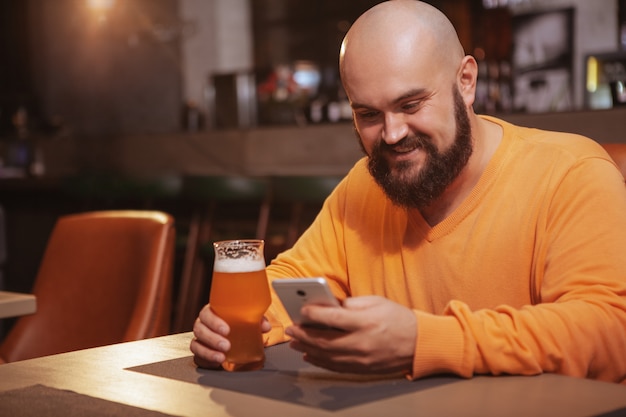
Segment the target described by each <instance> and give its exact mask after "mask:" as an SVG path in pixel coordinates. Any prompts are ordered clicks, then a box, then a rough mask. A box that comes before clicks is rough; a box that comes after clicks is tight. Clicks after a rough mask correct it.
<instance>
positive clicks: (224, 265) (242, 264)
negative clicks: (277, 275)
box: [213, 258, 265, 273]
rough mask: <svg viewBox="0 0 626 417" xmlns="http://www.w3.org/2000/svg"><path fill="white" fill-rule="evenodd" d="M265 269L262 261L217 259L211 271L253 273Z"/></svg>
mask: <svg viewBox="0 0 626 417" xmlns="http://www.w3.org/2000/svg"><path fill="white" fill-rule="evenodd" d="M262 269H265V261H263V259H242V258H238V259H219V260H216V261H215V265H214V266H213V270H215V271H217V272H228V273H233V272H255V271H260V270H262Z"/></svg>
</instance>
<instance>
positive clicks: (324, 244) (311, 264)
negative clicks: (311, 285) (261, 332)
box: [265, 179, 350, 345]
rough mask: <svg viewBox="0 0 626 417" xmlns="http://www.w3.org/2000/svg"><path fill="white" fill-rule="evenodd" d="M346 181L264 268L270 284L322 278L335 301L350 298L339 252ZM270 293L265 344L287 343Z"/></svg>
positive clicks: (284, 320) (284, 317) (283, 318)
mask: <svg viewBox="0 0 626 417" xmlns="http://www.w3.org/2000/svg"><path fill="white" fill-rule="evenodd" d="M347 181H348V179H344V180H343V181H342V182H341V183H340V184H339V185H338V186H337V188H336V189H335V190H334V191H333V192H332V193H331V194H330V196H329V197H328V198H327V199H326V201H325V202H324V204H323V206H322V209H321V210H320V212H319V214H318V215H317V217H316V218H315V220H314V221H313V223H312V224H311V225H310V226H309V228H308V229H307V230H306V231H305V232H304V233H303V234H302V236H301V237H300V238H299V239H298V241H297V242H296V243H295V244H294V246H293V247H292V248H290V249H288V250H286V251H285V252H283V253H281V254H280V255H278V256H277V257H276V259H274V260H273V261H272V262H271V264H270V265H269V266H268V267H267V269H266V271H267V275H268V280H269V281H270V282H271V281H273V280H276V279H281V278H300V277H325V278H326V279H327V280H328V283H329V286H330V287H331V290H332V291H333V293H334V295H335V296H336V297H337V298H339V299H344V298H346V297H348V296H349V295H350V292H349V287H348V278H347V276H348V271H347V267H346V264H345V254H344V251H343V206H344V204H345V203H344V202H345V193H346V182H347ZM270 289H271V288H270ZM271 293H272V304H271V305H270V307H269V309H268V311H267V317H268V320H269V321H270V323H271V324H272V330H271V331H270V333H269V334H268V336H267V337H266V340H265V343H266V345H272V344H276V343H280V342H284V341H287V340H288V337H287V336H286V335H285V333H284V330H285V328H286V327H287V326H289V325H290V324H291V320H290V318H289V316H288V314H287V312H286V311H285V309H284V308H283V306H282V304H281V302H280V300H279V299H278V296H277V295H276V293H275V292H274V290H273V289H271Z"/></svg>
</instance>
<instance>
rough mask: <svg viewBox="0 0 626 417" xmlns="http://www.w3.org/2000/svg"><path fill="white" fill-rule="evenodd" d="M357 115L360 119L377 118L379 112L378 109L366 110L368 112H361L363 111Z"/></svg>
mask: <svg viewBox="0 0 626 417" xmlns="http://www.w3.org/2000/svg"><path fill="white" fill-rule="evenodd" d="M357 116H358V117H359V118H360V119H367V120H370V119H374V118H376V116H378V112H377V111H366V112H361V113H357Z"/></svg>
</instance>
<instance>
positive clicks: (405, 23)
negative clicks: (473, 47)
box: [339, 0, 465, 81]
mask: <svg viewBox="0 0 626 417" xmlns="http://www.w3.org/2000/svg"><path fill="white" fill-rule="evenodd" d="M464 55H465V53H464V51H463V47H462V46H461V43H460V41H459V38H458V36H457V33H456V31H455V29H454V27H453V26H452V23H450V21H449V20H448V19H447V18H446V16H445V15H444V14H443V13H441V12H440V11H439V10H438V9H436V8H435V7H433V6H431V5H429V4H427V3H423V2H421V1H417V0H391V1H386V2H383V3H380V4H378V5H376V6H374V7H372V8H371V9H369V10H368V11H366V12H365V13H364V14H363V15H361V16H360V17H359V18H358V19H357V20H356V22H354V24H353V25H352V27H351V28H350V30H349V31H348V33H347V35H346V37H345V38H344V41H343V43H342V45H341V54H340V58H339V59H340V61H339V64H340V71H341V76H342V78H344V77H345V75H346V72H348V71H350V68H351V66H359V67H360V68H362V67H361V65H362V64H363V63H364V62H369V63H370V65H373V64H376V65H389V64H393V63H397V64H399V63H400V62H402V61H405V60H407V59H408V58H411V59H413V60H415V61H420V62H423V63H425V64H427V65H429V66H431V67H432V68H433V69H436V70H438V71H445V70H446V69H449V70H450V71H454V72H455V71H456V69H457V67H458V65H459V64H460V62H461V60H462V59H463V57H464ZM344 81H345V79H344Z"/></svg>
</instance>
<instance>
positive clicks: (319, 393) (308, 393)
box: [128, 344, 459, 410]
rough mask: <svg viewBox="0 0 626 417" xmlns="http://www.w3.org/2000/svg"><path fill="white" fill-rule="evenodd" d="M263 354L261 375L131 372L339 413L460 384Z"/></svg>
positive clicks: (280, 350) (186, 367) (188, 369)
mask: <svg viewBox="0 0 626 417" xmlns="http://www.w3.org/2000/svg"><path fill="white" fill-rule="evenodd" d="M265 352H266V361H265V366H264V368H263V369H261V370H259V371H250V372H226V371H220V370H208V369H200V368H198V367H196V366H195V364H194V363H193V357H192V356H188V357H184V358H179V359H173V360H168V361H163V362H156V363H151V364H147V365H142V366H136V367H132V368H128V370H131V371H136V372H142V373H146V374H150V375H155V376H160V377H164V378H170V379H176V380H179V381H184V382H190V383H197V384H201V385H204V386H209V387H215V388H220V389H225V390H230V391H236V392H241V393H244V394H251V395H256V396H260V397H266V398H271V399H274V400H280V401H285V402H289V403H295V404H300V405H305V406H309V407H315V408H322V409H326V410H339V409H342V408H346V407H352V406H356V405H361V404H365V403H368V402H371V401H378V400H381V399H384V398H390V397H394V396H397V395H402V394H406V393H409V392H415V391H421V390H426V389H430V388H434V387H437V386H440V385H444V384H449V383H453V382H457V381H459V378H457V377H452V376H451V377H437V378H426V379H421V380H418V381H409V380H407V379H406V378H405V377H404V376H402V375H398V374H395V375H384V376H372V375H368V376H364V375H352V374H342V373H336V372H331V371H327V370H325V369H321V368H318V367H315V366H313V365H310V364H308V363H306V362H304V361H303V360H302V356H301V353H299V352H297V351H295V350H293V349H291V348H289V346H288V344H281V345H276V346H272V347H270V348H267V349H266V351H265Z"/></svg>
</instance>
